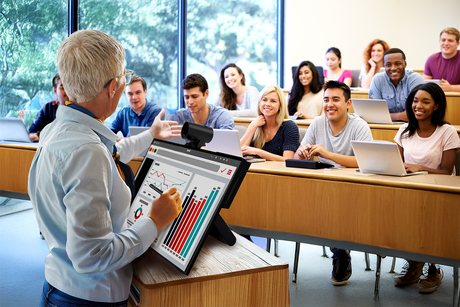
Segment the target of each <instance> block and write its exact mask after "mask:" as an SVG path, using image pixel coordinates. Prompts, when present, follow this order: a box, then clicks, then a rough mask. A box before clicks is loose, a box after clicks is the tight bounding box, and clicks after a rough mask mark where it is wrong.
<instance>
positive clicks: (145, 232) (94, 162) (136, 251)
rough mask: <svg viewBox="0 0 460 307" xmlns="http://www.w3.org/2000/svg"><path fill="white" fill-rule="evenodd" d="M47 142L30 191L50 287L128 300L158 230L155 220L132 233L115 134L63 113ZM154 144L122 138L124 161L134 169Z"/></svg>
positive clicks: (45, 133) (147, 137) (144, 138)
mask: <svg viewBox="0 0 460 307" xmlns="http://www.w3.org/2000/svg"><path fill="white" fill-rule="evenodd" d="M40 136H41V137H40V142H39V145H38V148H37V152H36V154H35V157H34V159H33V161H32V165H31V168H30V173H29V185H28V189H29V196H30V200H31V202H32V205H33V208H34V211H35V215H36V218H37V222H38V226H39V228H40V231H41V232H42V234H43V235H44V237H45V239H46V243H47V245H48V249H49V254H48V255H47V256H46V258H45V278H46V280H47V281H48V282H49V283H50V284H51V285H53V286H54V287H56V288H57V289H59V290H61V291H63V292H65V293H67V294H69V295H72V296H75V297H78V298H81V299H86V300H91V301H98V302H118V301H123V300H125V299H127V298H128V296H129V289H130V284H131V279H132V267H131V262H132V261H133V260H134V259H135V258H137V257H139V256H140V255H142V254H143V253H144V252H145V251H146V250H147V248H148V247H149V246H150V245H151V244H152V243H153V241H154V239H155V237H156V235H157V229H156V225H155V223H154V222H153V221H152V220H151V219H150V218H142V221H140V220H138V222H136V223H135V224H134V225H133V226H131V227H130V228H127V214H128V212H129V207H130V203H131V194H130V191H129V188H128V187H127V186H126V184H125V182H124V181H123V179H122V178H121V177H120V174H119V173H118V171H117V168H116V166H115V163H114V160H113V158H112V150H113V145H114V144H115V140H116V135H115V134H114V133H113V132H112V131H110V130H109V129H108V128H107V127H105V126H104V125H103V124H102V123H100V122H99V121H97V120H95V119H93V118H92V117H90V116H88V115H86V114H84V113H82V112H80V111H78V110H74V109H72V108H69V107H66V106H61V107H59V109H58V111H57V113H56V119H55V120H54V121H53V122H52V123H51V124H49V125H48V126H46V128H45V129H44V130H42V132H41V135H40ZM152 139H153V138H152V135H151V134H150V131H146V132H144V133H142V134H140V135H136V136H134V137H131V138H125V139H123V140H122V141H120V142H119V143H117V148H118V152H119V153H120V160H121V161H122V162H128V161H129V160H130V159H132V158H133V157H135V156H137V154H139V152H141V151H142V150H143V149H145V148H147V147H148V145H149V144H150V142H151V141H152Z"/></svg>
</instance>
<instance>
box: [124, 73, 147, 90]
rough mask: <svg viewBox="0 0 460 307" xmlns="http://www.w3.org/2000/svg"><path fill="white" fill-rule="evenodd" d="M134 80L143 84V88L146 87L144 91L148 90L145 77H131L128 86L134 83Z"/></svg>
mask: <svg viewBox="0 0 460 307" xmlns="http://www.w3.org/2000/svg"><path fill="white" fill-rule="evenodd" d="M134 82H140V83H141V84H142V88H143V89H144V92H145V91H146V90H147V83H146V82H145V80H144V79H142V78H141V77H139V76H133V78H132V79H131V82H129V84H126V86H128V85H131V84H133V83H134Z"/></svg>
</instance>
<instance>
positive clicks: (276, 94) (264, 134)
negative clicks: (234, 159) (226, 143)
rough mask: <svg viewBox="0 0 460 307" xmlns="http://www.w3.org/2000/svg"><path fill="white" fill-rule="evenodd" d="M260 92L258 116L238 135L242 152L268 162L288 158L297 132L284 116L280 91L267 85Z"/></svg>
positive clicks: (296, 138)
mask: <svg viewBox="0 0 460 307" xmlns="http://www.w3.org/2000/svg"><path fill="white" fill-rule="evenodd" d="M260 95H261V98H260V100H259V104H258V105H259V107H258V113H259V116H258V117H257V118H256V119H255V120H254V121H252V122H251V124H249V126H248V129H247V130H246V133H245V134H244V135H243V137H242V138H241V140H240V141H241V145H242V147H241V151H242V153H243V155H258V156H260V157H262V158H264V159H266V160H271V161H284V160H286V159H292V158H293V157H294V152H295V151H296V149H297V148H298V147H299V138H300V135H299V128H298V127H297V125H296V124H295V123H294V122H293V121H291V120H289V119H288V115H287V107H286V100H285V99H284V93H283V90H282V89H281V88H280V87H279V86H276V85H269V86H267V87H265V88H264V89H263V90H262V91H261V92H260Z"/></svg>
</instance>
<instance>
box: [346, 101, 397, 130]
mask: <svg viewBox="0 0 460 307" xmlns="http://www.w3.org/2000/svg"><path fill="white" fill-rule="evenodd" d="M351 101H352V103H353V109H354V110H355V113H356V114H357V115H358V116H360V117H361V118H362V119H364V120H365V121H366V122H368V123H369V124H393V123H394V122H393V121H392V120H391V116H390V111H389V110H388V105H387V102H386V101H385V100H383V99H351Z"/></svg>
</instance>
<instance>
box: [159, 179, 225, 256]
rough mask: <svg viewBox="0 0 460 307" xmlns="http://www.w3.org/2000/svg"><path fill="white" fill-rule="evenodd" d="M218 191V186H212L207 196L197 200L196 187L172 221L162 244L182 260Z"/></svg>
mask: <svg viewBox="0 0 460 307" xmlns="http://www.w3.org/2000/svg"><path fill="white" fill-rule="evenodd" d="M219 192H220V187H218V188H213V189H212V191H211V194H209V196H205V197H204V198H200V199H199V200H198V201H197V196H196V188H194V189H193V191H192V192H191V193H189V194H187V197H186V198H185V200H184V205H183V206H182V207H183V208H182V212H181V213H180V215H179V216H178V217H177V219H176V220H175V221H174V222H173V224H172V226H171V228H170V230H169V232H168V234H167V235H166V238H165V240H164V241H163V245H164V247H165V248H167V249H168V250H169V251H171V252H173V253H175V254H176V256H177V257H179V258H180V259H182V260H184V259H185V258H187V255H188V253H189V251H190V248H191V246H192V245H193V243H194V242H195V240H196V238H197V235H198V232H199V230H200V229H201V226H202V224H203V222H204V221H205V219H206V218H207V217H208V215H209V212H210V209H211V208H212V205H213V203H214V201H215V199H216V197H217V195H218V194H219Z"/></svg>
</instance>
